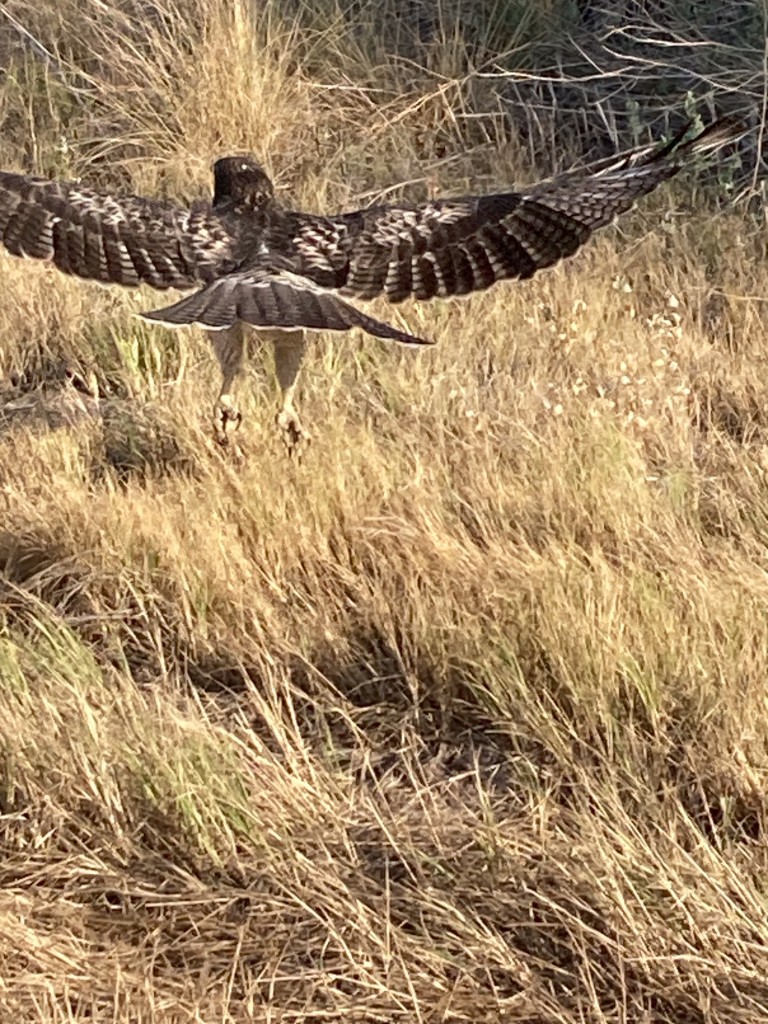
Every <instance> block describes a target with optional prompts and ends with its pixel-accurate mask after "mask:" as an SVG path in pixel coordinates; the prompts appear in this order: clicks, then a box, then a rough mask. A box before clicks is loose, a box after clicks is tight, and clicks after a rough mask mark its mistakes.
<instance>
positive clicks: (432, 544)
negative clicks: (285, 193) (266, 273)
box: [0, 0, 768, 1024]
mask: <svg viewBox="0 0 768 1024" xmlns="http://www.w3.org/2000/svg"><path fill="white" fill-rule="evenodd" d="M423 6H424V5H421V7H423ZM523 6H524V5H523ZM550 6H551V8H552V11H551V14H552V16H553V17H554V16H555V15H556V14H558V12H559V11H560V8H559V7H558V5H557V4H552V5H550ZM420 9H421V8H420ZM446 9H447V8H444V11H445V10H446ZM6 10H7V11H8V12H10V13H12V14H13V16H14V17H15V18H16V19H17V20H19V21H20V22H21V23H23V24H24V25H26V26H27V27H28V28H29V30H30V32H32V33H33V35H34V36H35V37H36V38H37V39H38V40H39V41H40V42H41V43H43V44H44V45H45V46H46V48H47V49H48V50H49V51H50V53H51V54H52V57H53V58H55V60H54V62H53V63H52V64H50V65H49V66H48V67H46V66H45V65H44V64H43V63H41V60H40V58H39V55H38V56H31V55H30V53H29V51H27V50H24V49H22V48H20V47H19V46H18V45H17V43H16V36H15V35H14V33H13V32H12V31H11V29H10V28H9V27H7V26H6V33H7V34H6V35H5V36H4V37H3V39H2V43H3V46H4V48H5V49H4V52H5V54H6V61H7V67H8V70H7V73H6V75H5V78H4V80H3V82H2V84H1V85H0V120H1V121H2V124H3V132H2V143H0V156H1V157H2V164H3V165H4V166H21V167H24V168H25V169H30V168H35V169H38V170H43V171H46V172H56V173H59V174H83V175H87V176H88V177H89V178H92V179H96V180H101V181H104V182H111V183H120V184H130V185H131V186H132V187H133V188H135V189H137V190H141V189H146V190H158V191H165V192H167V193H168V194H173V195H178V196H182V197H189V196H191V195H193V194H199V193H201V192H203V191H204V190H205V189H206V188H207V183H208V175H209V162H210V159H211V157H212V156H213V155H215V154H218V153H221V152H222V151H223V150H226V149H240V148H249V149H255V150H258V151H259V152H261V153H262V154H263V155H264V156H265V158H266V160H267V161H268V164H269V167H270V170H272V171H273V172H274V173H275V174H276V176H277V178H278V181H279V182H280V183H281V184H282V185H283V186H285V188H286V190H290V191H291V193H292V194H293V197H294V198H295V200H296V201H297V202H299V203H302V204H307V205H312V206H314V207H315V208H318V209H336V208H340V207H343V206H346V205H348V204H350V203H352V202H354V201H355V199H356V198H358V197H359V196H361V195H363V194H369V195H370V194H375V192H376V190H380V189H382V188H385V187H387V186H388V185H390V184H392V183H393V182H397V181H408V182H413V185H412V186H411V188H410V195H412V196H418V195H421V194H424V192H425V191H426V189H427V188H428V187H440V188H441V189H447V188H450V189H453V190H457V191H460V190H461V189H463V188H466V187H467V185H468V183H469V182H472V184H473V186H474V187H480V188H484V187H486V186H487V187H491V184H492V182H496V183H499V182H502V181H512V180H514V179H515V178H519V177H523V176H525V175H529V174H531V173H532V168H531V167H530V166H528V165H527V162H526V161H524V159H523V154H522V153H521V152H520V151H519V150H518V149H517V146H516V143H515V141H514V139H511V138H508V137H507V135H506V134H505V133H504V132H503V131H502V130H501V128H500V127H499V125H500V122H499V120H498V119H497V118H495V117H491V116H490V115H489V116H488V118H486V119H484V120H482V121H478V122H477V123H475V122H474V121H472V120H471V119H468V118H462V117H458V116H457V112H458V113H459V114H462V115H463V114H467V113H471V111H472V109H473V104H480V101H481V99H482V96H485V99H486V100H487V99H489V97H490V96H491V93H490V92H489V91H488V90H490V89H491V85H490V84H488V83H484V82H483V81H477V80H473V81H472V82H462V81H461V80H460V75H459V74H458V72H459V70H460V68H459V65H460V64H461V59H462V53H465V50H464V49H463V41H462V38H461V33H460V32H459V31H458V30H455V31H454V30H452V31H449V30H448V28H446V25H445V24H444V25H443V26H442V28H440V31H439V32H438V33H437V35H434V36H433V37H430V38H429V39H427V40H426V41H424V40H423V39H420V37H419V32H422V34H423V25H422V26H421V28H420V27H419V25H420V24H421V23H418V19H415V21H414V24H415V28H413V31H412V26H411V24H410V23H409V21H408V18H407V17H406V16H405V15H404V16H403V17H402V18H401V19H400V20H399V21H396V22H395V21H387V19H386V18H385V17H384V14H385V13H386V9H384V8H383V6H382V5H377V6H375V7H373V6H372V7H368V6H365V5H361V6H360V7H359V8H358V9H357V11H356V13H355V12H352V13H350V12H346V13H345V12H344V11H343V10H342V9H341V8H339V9H338V10H336V11H335V12H334V13H329V10H328V8H327V5H326V4H323V5H322V6H321V5H320V4H318V5H317V9H316V10H313V9H312V8H310V7H307V8H305V9H304V10H303V13H302V15H301V17H302V19H303V20H302V21H301V22H299V21H293V20H292V15H291V9H290V5H289V4H288V3H286V2H284V3H283V4H282V6H278V4H277V3H276V2H273V3H266V4H261V5H249V4H247V3H245V2H244V0H242V2H241V0H237V2H234V3H226V4H225V3H223V2H222V3H216V2H213V0H209V2H207V3H203V2H202V0H163V3H162V5H158V4H150V3H139V2H138V0H130V2H129V0H124V2H123V3H122V4H121V5H120V10H121V11H122V12H123V13H124V14H125V17H124V18H122V17H119V16H118V12H117V11H116V10H115V8H114V7H112V5H107V4H106V3H102V2H101V0H78V2H77V3H75V2H74V0H65V2H61V3H59V4H58V6H57V7H55V8H54V6H53V5H50V7H49V8H48V9H47V10H46V8H45V7H38V6H35V7H34V8H33V6H32V5H31V4H29V3H28V2H26V0H17V2H15V3H11V2H9V3H7V4H6ZM408 10H409V11H410V10H411V8H408ZM414 10H416V5H414ZM54 11H55V12H56V13H55V14H54ZM406 13H407V12H406ZM416 13H418V11H416ZM496 16H498V17H501V15H499V14H498V12H497V15H496ZM446 17H447V15H446ZM489 17H490V16H489ZM534 21H535V19H529V20H528V21H527V22H525V21H524V22H523V23H521V24H522V27H521V28H520V38H519V40H518V42H519V43H520V45H522V43H523V42H524V41H525V38H524V37H525V33H526V32H527V33H530V34H531V35H530V38H532V39H535V38H536V32H538V31H539V28H537V27H536V25H535V24H534ZM488 23H489V24H495V23H493V22H492V19H491V20H489V22H488ZM382 24H385V25H387V26H388V27H387V31H388V32H390V33H399V37H398V40H395V41H394V42H393V40H392V38H389V37H387V35H386V33H385V32H383V30H382V31H378V28H377V26H379V27H380V26H381V25H382ZM454 24H455V22H454ZM182 29H183V30H182ZM433 30H434V26H433ZM434 31H436V30H434ZM409 32H410V35H409V34H408V33H409ZM502 34H503V33H502ZM509 38H511V37H509V36H507V40H508V41H509ZM513 42H514V40H513ZM395 43H397V45H398V46H400V47H401V52H405V50H407V49H408V47H409V46H413V47H415V48H417V47H418V46H421V47H423V51H422V56H423V59H422V60H420V61H417V60H416V58H415V57H413V56H411V57H402V58H401V59H400V60H399V61H398V62H389V63H387V53H388V52H390V50H391V48H392V47H394V46H395ZM484 45H486V46H487V47H491V46H492V45H498V42H497V43H496V44H494V40H493V39H492V38H490V36H489V38H488V39H486V40H485V42H484ZM511 45H512V44H510V46H511ZM57 48H58V49H57ZM413 52H414V53H416V52H419V51H417V49H414V51H413ZM74 87H76V88H77V90H79V91H73V88H74ZM483 90H486V92H483ZM481 93H482V96H481V95H480V94H481ZM540 169H541V170H544V169H545V168H540ZM711 202H712V197H711V195H710V194H709V193H706V192H705V191H704V190H703V189H701V188H698V187H697V188H694V183H693V180H692V179H691V178H689V179H687V181H686V182H680V183H676V184H675V187H674V188H667V189H666V190H665V191H664V192H663V194H660V195H659V196H657V197H654V198H653V199H652V200H651V201H649V202H647V203H645V205H644V206H643V208H642V210H641V211H639V212H637V213H636V214H633V215H632V216H630V217H629V218H627V219H625V220H624V221H623V222H622V226H621V233H619V232H617V231H614V232H608V233H605V234H604V235H602V236H600V237H599V238H598V239H596V240H595V241H594V243H593V244H591V245H590V246H589V247H588V248H587V249H586V250H585V251H584V252H583V253H582V254H581V255H580V256H579V257H578V258H576V259H575V260H572V261H571V262H569V263H568V264H567V265H564V266H561V267H559V268H556V269H555V270H553V271H552V272H550V273H547V274H545V275H542V276H541V277H540V278H538V279H534V280H533V281H531V282H529V283H527V284H524V285H518V286H510V287H506V288H503V287H502V288H498V289H497V290H495V291H494V292H493V293H492V294H487V295H483V296H478V297H475V298H473V299H471V300H469V301H466V302H463V303H452V304H445V305H442V306H429V307H415V306H411V307H404V308H403V310H402V313H400V312H398V313H397V314H396V315H397V316H400V315H402V316H403V318H404V319H405V320H406V321H407V322H408V323H410V324H412V325H413V326H415V327H417V328H418V329H419V330H421V331H423V332H426V333H427V334H429V335H430V336H432V337H434V338H435V339H436V340H437V341H438V342H439V345H438V346H437V347H436V348H435V349H434V350H431V351H429V352H423V353H413V352H402V351H399V350H394V349H393V348H388V347H386V346H384V345H382V344H378V343H376V342H373V341H371V340H365V341H363V340H362V339H359V338H350V339H347V340H342V341H339V340H338V339H337V340H331V339H327V338H325V337H322V338H319V339H318V340H317V342H316V344H315V346H314V349H313V351H312V354H311V359H310V365H309V367H308V370H307V372H306V374H305V376H304V378H303V381H304V384H303V390H304V393H303V396H302V407H303V412H304V414H305V415H306V416H307V418H308V419H309V420H310V421H312V422H313V423H314V428H315V436H316V440H315V443H314V445H313V447H312V448H311V449H310V452H309V454H308V456H307V457H306V458H305V460H304V461H303V462H302V463H301V464H298V465H297V464H294V463H292V462H289V461H287V460H285V459H284V457H283V456H282V453H281V452H280V450H279V447H278V445H277V444H276V442H275V441H274V440H273V436H272V416H273V411H274V397H275V396H274V390H273V383H272V378H271V375H270V373H269V367H268V365H266V366H265V365H263V364H262V360H261V356H260V354H258V353H257V354H256V356H255V358H254V360H253V363H252V371H251V384H252V388H251V389H250V394H251V397H250V399H249V401H248V406H247V409H246V413H247V420H246V426H245V428H244V432H245V436H244V447H245V458H244V459H243V461H242V462H241V463H238V464H234V463H233V462H232V461H231V460H228V459H227V458H226V457H225V456H223V455H222V454H221V453H220V452H218V451H217V450H215V448H214V447H213V446H212V445H211V443H210V442H209V440H208V435H207V432H208V410H209V407H210V404H211V401H212V397H213V392H214V390H215V381H216V372H215V370H214V365H213V359H212V356H211V354H210V353H209V352H208V351H207V348H206V346H205V343H204V341H203V339H202V338H200V337H198V336H196V335H195V334H194V333H192V332H190V333H189V334H187V335H185V336H180V335H171V334H170V333H164V332H162V331H161V330H159V329H158V330H150V329H148V328H146V327H143V326H141V325H140V324H139V323H138V322H137V321H135V320H134V319H133V318H132V317H131V313H132V312H133V311H134V310H136V309H137V308H139V306H140V305H141V304H144V305H146V304H147V302H148V301H151V297H150V296H149V295H147V294H136V295H132V294H123V293H116V292H109V291H104V290H100V289H98V288H95V287H92V286H89V285H87V284H83V283H81V282H75V281H70V280H65V279H64V278H62V277H57V276H54V275H53V274H52V273H50V272H49V271H47V270H46V269H45V268H39V267H36V266H32V265H29V264H21V263H20V262H17V261H13V260H11V259H8V258H3V259H2V263H1V264H0V271H1V272H2V280H3V287H4V301H3V303H2V307H1V308H0V371H2V374H4V375H5V380H6V384H5V388H6V391H5V392H4V393H3V408H4V409H5V420H4V422H3V424H2V430H1V431H0V502H1V503H2V505H1V507H2V519H1V520H0V523H1V524H2V530H1V531H0V567H2V575H0V680H1V681H2V684H1V685H0V743H1V744H2V748H1V749H2V761H1V762H0V763H1V764H2V776H1V778H2V783H1V785H0V812H1V817H0V844H1V845H0V1008H2V1011H3V1013H2V1018H3V1020H8V1021H14V1022H19V1024H21V1022H27V1021H29V1022H37V1021H39V1022H43V1024H54V1022H56V1024H59V1022H61V1024H64V1022H73V1021H86V1020H88V1021H100V1022H102V1021H103V1022H107V1021H110V1022H126V1024H127V1022H129V1021H130V1022H132V1024H134V1022H135V1024H138V1022H150V1021H151V1022H157V1024H171V1022H176V1021H178V1022H187V1021H200V1022H205V1024H214V1022H217V1024H218V1022H221V1024H224V1022H229V1021H238V1022H240V1021H243V1022H244V1021H264V1022H267V1021H278V1020H280V1021H284V1022H288V1021H345V1022H347V1021H361V1022H363V1021H365V1022H374V1021H381V1022H386V1024H390V1022H398V1021H403V1022H406V1021H407V1022H411V1021H413V1022H438V1021H452V1022H459V1021H467V1022H478V1021H484V1020H485V1021H503V1022H512V1021H526V1022H530V1024H533V1022H547V1024H549V1022H552V1024H577V1022H579V1024H581V1022H585V1021H590V1022H595V1024H598V1022H604V1024H608V1022H610V1024H620V1022H622V1024H630V1022H632V1024H635V1022H643V1021H645V1022H649V1024H650V1022H654V1024H656V1022H670V1024H671V1022H675V1024H681V1022H686V1024H688V1022H690V1024H693V1022H697V1024H698V1022H701V1024H704V1022H708V1024H715V1022H722V1024H725V1022H729V1024H732V1022H747V1021H749V1022H758V1021H763V1020H765V1016H766V1006H768V982H766V978H768V909H767V907H766V898H765V878H766V868H767V867H768V859H767V858H766V841H765V825H766V813H767V812H768V798H767V797H766V792H767V791H768V787H767V786H766V780H767V776H768V715H767V714H766V712H767V711H768V706H767V701H766V688H765V686H766V678H767V677H768V576H767V575H766V569H768V560H767V559H766V540H767V539H768V412H766V410H768V383H767V382H768V365H766V364H767V363H768V357H766V352H765V346H764V337H765V327H766V323H765V319H766V309H765V305H764V302H763V301H762V298H761V297H763V296H765V295H768V270H767V269H766V265H765V261H764V258H763V257H764V235H763V227H762V224H761V223H760V221H758V220H756V219H754V218H752V217H751V216H750V215H749V213H748V212H747V211H746V210H745V209H744V208H743V206H742V207H740V208H737V209H736V210H724V211H722V212H721V213H720V214H718V216H716V217H713V216H712V215H711V209H712V207H711ZM670 211H674V213H675V215H674V216H671V217H668V216H665V215H666V214H667V213H668V212H670ZM67 368H68V369H69V370H71V371H75V372H76V373H77V374H79V375H81V376H82V377H84V378H88V377H89V376H90V377H91V378H92V379H93V378H95V380H96V381H97V383H98V386H99V389H100V392H101V394H102V402H101V412H102V417H101V418H94V417H93V416H92V412H93V409H92V405H90V404H89V401H88V398H87V396H85V395H83V393H82V391H78V390H76V388H75V387H74V386H73V385H72V384H71V383H65V381H64V370H65V369H67ZM46 402H50V403H53V405H54V407H55V409H57V410H58V414H57V415H58V418H56V416H53V417H50V416H47V414H45V411H46V409H47V406H46V405H45V403H46ZM57 403H58V404H57ZM62 408H63V409H64V412H63V413H62V412H61V410H62Z"/></svg>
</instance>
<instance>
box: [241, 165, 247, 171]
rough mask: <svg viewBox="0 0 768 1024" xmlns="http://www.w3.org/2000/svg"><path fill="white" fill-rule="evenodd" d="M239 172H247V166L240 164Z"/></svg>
mask: <svg viewBox="0 0 768 1024" xmlns="http://www.w3.org/2000/svg"><path fill="white" fill-rule="evenodd" d="M240 170H241V171H247V170H248V164H240Z"/></svg>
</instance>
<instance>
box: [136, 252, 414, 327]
mask: <svg viewBox="0 0 768 1024" xmlns="http://www.w3.org/2000/svg"><path fill="white" fill-rule="evenodd" d="M139 316H140V317H141V318H142V319H144V320H152V321H154V322H156V323H161V324H164V325H165V326H166V327H185V326H191V325H196V326H198V327H204V328H206V329H207V330H210V331H221V330H225V329H226V328H228V327H231V326H232V325H233V324H235V323H237V322H238V321H239V322H242V323H246V324H250V325H251V326H252V327H256V328H262V329H265V330H270V329H275V328H276V329H277V330H296V329H301V328H303V329H305V330H309V331H348V330H350V329H351V328H353V327H359V328H360V329H361V330H363V331H366V332H367V333H368V334H372V335H373V336H374V337H376V338H384V339H386V340H388V341H399V342H401V344H403V345H429V344H431V342H429V341H426V340H425V339H424V338H418V337H416V336H415V335H413V334H408V333H406V332H405V331H401V330H398V328H397V327H393V326H392V325H391V324H388V323H385V322H384V321H382V320H377V319H375V317H372V316H368V315H367V314H366V313H363V312H362V310H359V309H358V308H357V307H356V306H353V305H352V304H351V303H349V302H345V301H344V299H342V298H340V297H339V296H338V295H336V294H334V293H333V292H331V291H328V290H325V289H323V288H320V287H319V286H318V285H316V284H315V283H314V282H313V281H310V280H308V279H307V278H303V277H300V276H299V275H297V274H291V273H287V272H275V273H271V272H269V271H266V270H263V269H257V270H253V271H240V272H238V273H235V274H228V275H227V276H225V277H221V278H219V279H218V280H217V281H213V282H212V283H211V284H209V285H207V286H206V287H205V288H202V289H201V290H200V291H197V292H194V293H193V294H192V295H187V296H185V297H184V298H183V299H181V300H180V301H179V302H175V303H174V304H173V305H172V306H165V307H164V308H163V309H153V310H149V311H148V312H146V313H140V314H139Z"/></svg>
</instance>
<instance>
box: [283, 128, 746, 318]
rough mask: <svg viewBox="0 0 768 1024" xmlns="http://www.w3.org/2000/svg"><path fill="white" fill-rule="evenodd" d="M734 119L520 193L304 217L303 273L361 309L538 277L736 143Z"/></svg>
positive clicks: (300, 226) (299, 239) (299, 235)
mask: <svg viewBox="0 0 768 1024" xmlns="http://www.w3.org/2000/svg"><path fill="white" fill-rule="evenodd" d="M745 130H746V129H745V127H744V126H743V125H742V124H741V123H740V122H739V121H737V120H736V119H734V118H724V119H722V120H720V121H716V122H714V123H713V124H711V125H710V126H709V127H708V128H706V129H704V131H702V132H700V133H699V134H698V135H697V136H695V137H694V138H691V139H688V140H685V136H686V135H687V134H688V131H689V127H688V126H687V127H686V129H685V130H684V131H683V132H681V133H680V134H678V135H677V136H676V137H675V138H674V139H672V140H671V141H670V142H667V143H664V144H662V145H660V146H644V147H641V148H638V149H632V150H627V151H626V152H624V153H619V154H617V155H616V156H613V157H609V158H608V159H605V160H601V161H599V162H597V163H595V164H592V165H590V166H587V167H584V168H581V169H576V170H573V171H569V172H566V173H565V174H561V175H559V176H558V177H556V178H553V179H551V180H549V181H544V182H540V183H538V184H534V185H532V186H530V187H528V188H526V189H522V190H520V191H516V192H503V193H498V194H496V195H487V196H467V197H464V198H459V199H445V200H437V201H434V202H430V203H425V204H423V205H421V206H414V207H405V206H402V207H394V206H381V207H372V208H370V209H367V210H357V211H353V212H352V213H346V214H341V215H340V216H338V217H330V218H325V219H322V218H311V217H306V218H302V217H301V215H299V219H298V222H297V231H296V234H295V237H294V244H295V246H296V250H297V252H298V254H299V258H300V262H301V270H302V272H303V273H306V274H307V275H308V276H310V277H312V279H313V280H315V281H317V282H318V283H321V284H323V285H325V286H327V287H334V288H338V289H339V290H340V291H341V293H342V294H345V295H350V296H356V297H358V298H361V299H372V298H374V297H376V296H378V295H384V296H386V298H387V299H389V301H390V302H399V301H401V300H402V299H404V298H406V297H408V296H411V295H412V296H414V297H415V298H417V299H431V298H433V297H435V296H449V295H465V294H467V293H469V292H473V291H480V290H483V289H485V288H488V287H489V286H490V285H492V284H493V283H494V282H496V281H500V280H503V279H511V278H527V277H531V275H532V274H534V273H535V272H536V271H537V270H541V269H543V268H544V267H549V266H551V265H552V264H554V263H556V262H558V261H559V260H561V259H563V258H564V257H566V256H571V255H572V254H573V253H575V252H576V250H577V249H578V248H579V247H580V246H581V245H583V243H584V242H586V241H587V239H588V238H589V237H590V235H591V234H592V233H593V232H594V231H595V230H597V229H598V228H601V227H603V226H604V225H606V224H609V223H610V222H611V221H612V220H613V219H614V218H615V217H616V216H618V215H619V214H621V213H624V212H625V211H626V210H628V209H629V208H630V207H631V206H632V205H633V204H634V203H635V201H636V200H637V199H639V198H640V197H641V196H644V195H647V194H648V193H649V192H651V191H653V189H655V188H656V187H657V186H658V185H660V184H661V183H662V182H663V181H666V180H667V179H668V178H671V177H673V176H674V175H675V174H677V172H678V171H679V170H680V169H681V167H682V166H683V165H684V163H685V160H686V159H687V158H688V157H689V156H690V155H691V154H693V153H696V152H704V151H707V150H709V149H714V148H716V147H717V146H720V145H723V144H724V143H726V142H731V141H733V140H735V139H736V138H738V137H739V136H741V135H742V134H744V132H745Z"/></svg>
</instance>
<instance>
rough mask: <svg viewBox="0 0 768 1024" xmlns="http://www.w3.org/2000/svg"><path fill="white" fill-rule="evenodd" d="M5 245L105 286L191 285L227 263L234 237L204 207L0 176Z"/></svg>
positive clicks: (17, 253)
mask: <svg viewBox="0 0 768 1024" xmlns="http://www.w3.org/2000/svg"><path fill="white" fill-rule="evenodd" d="M0 242H1V243H2V245H3V246H4V247H5V248H6V249H7V250H8V252H9V253H11V254H12V255H14V256H26V257H31V258H34V259H41V260H48V261H49V262H51V263H53V264H54V265H55V266H56V267H58V268H59V270H62V271H64V273H67V274H75V275H77V276H78V277H84V278H90V279H91V280H94V281H100V282H101V283H102V284H121V285H127V286H133V285H138V284H142V283H145V284H149V285H152V287H154V288H160V289H165V288H191V287H193V286H194V285H195V284H198V283H200V282H201V281H203V282H204V281H209V280H213V278H214V277H215V276H217V274H218V273H220V272H222V268H223V267H226V266H227V261H228V259H229V256H230V252H231V246H232V239H231V237H230V235H229V233H228V232H227V231H226V230H225V229H224V227H223V226H222V224H221V221H220V220H219V219H218V218H217V217H215V216H212V215H211V213H210V210H207V209H206V208H204V207H200V208H199V209H195V208H193V209H191V210H186V209H182V208H180V207H176V206H174V205H172V204H171V203H165V202H162V201H160V200H154V199H145V198H142V197H141V196H120V197H117V196H113V195H110V194H109V193H106V192H96V191H92V190H91V189H87V188H82V187H81V186H80V185H78V184H77V183H75V182H60V181H48V180H47V179H45V178H34V177H27V176H26V175H22V174H9V173H0Z"/></svg>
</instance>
